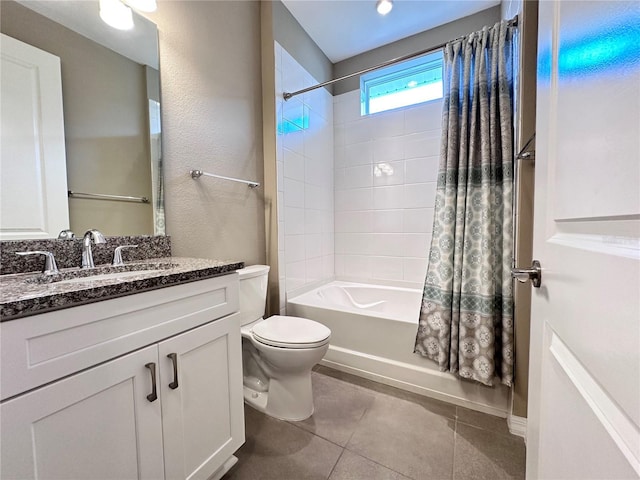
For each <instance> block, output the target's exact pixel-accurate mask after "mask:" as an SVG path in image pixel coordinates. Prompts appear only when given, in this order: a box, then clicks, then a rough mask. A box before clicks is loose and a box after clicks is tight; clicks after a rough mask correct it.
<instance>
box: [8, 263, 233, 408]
mask: <svg viewBox="0 0 640 480" xmlns="http://www.w3.org/2000/svg"><path fill="white" fill-rule="evenodd" d="M238 308H239V299H238V275H237V274H235V273H233V274H230V275H224V276H221V277H215V278H210V279H206V280H200V281H197V282H191V283H185V284H182V285H176V286H173V287H167V288H163V289H159V290H152V291H149V292H143V293H138V294H135V295H130V296H126V297H120V298H115V299H111V300H105V301H103V302H98V303H92V304H89V305H82V306H78V307H73V308H67V309H64V310H58V311H55V312H49V313H43V314H41V315H34V316H31V317H26V318H23V319H18V320H12V321H8V322H3V323H2V324H0V333H1V334H0V346H1V348H2V365H1V366H0V387H1V389H0V395H1V399H5V398H8V397H12V396H14V395H17V394H19V393H21V392H25V391H27V390H31V389H33V388H36V387H38V386H40V385H43V384H45V383H48V382H51V381H54V380H56V379H59V378H61V377H64V376H66V375H70V374H72V373H74V372H77V371H80V370H83V369H85V368H88V367H91V366H93V365H96V364H98V363H102V362H105V361H107V360H109V359H111V358H114V357H117V356H119V355H123V354H125V353H128V352H131V351H133V350H136V349H139V348H141V347H144V346H146V345H150V344H152V343H155V342H158V341H160V340H163V339H165V338H168V337H171V336H173V335H176V334H178V333H180V332H184V331H186V330H189V329H191V328H194V327H197V326H199V325H202V324H204V323H207V322H210V321H212V320H215V319H218V318H221V317H224V316H226V315H229V314H231V313H234V312H236V311H238Z"/></svg>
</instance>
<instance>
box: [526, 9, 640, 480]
mask: <svg viewBox="0 0 640 480" xmlns="http://www.w3.org/2000/svg"><path fill="white" fill-rule="evenodd" d="M539 6H540V12H539V14H540V17H539V39H538V86H537V138H536V179H535V182H536V183H535V189H536V190H535V220H534V258H536V259H538V260H539V261H540V263H541V264H542V286H541V288H539V289H536V288H534V289H533V292H534V293H533V300H532V301H533V305H532V314H531V358H530V365H531V372H530V385H529V420H528V431H527V455H528V458H527V477H528V478H531V479H537V478H553V479H556V478H575V479H592V478H596V479H622V478H639V477H640V428H639V426H640V354H639V352H640V241H639V240H640V141H639V138H640V3H639V2H637V1H635V2H633V1H630V2H621V1H602V2H591V1H590V2H573V1H563V2H551V1H544V2H540V4H539Z"/></svg>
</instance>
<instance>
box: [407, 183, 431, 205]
mask: <svg viewBox="0 0 640 480" xmlns="http://www.w3.org/2000/svg"><path fill="white" fill-rule="evenodd" d="M435 198H436V184H435V183H414V184H410V185H405V186H404V208H426V207H433V205H434V204H435Z"/></svg>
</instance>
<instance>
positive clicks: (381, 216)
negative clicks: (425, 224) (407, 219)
mask: <svg viewBox="0 0 640 480" xmlns="http://www.w3.org/2000/svg"><path fill="white" fill-rule="evenodd" d="M403 212H405V210H375V211H373V212H372V213H373V229H372V230H371V231H372V232H379V233H401V232H402V231H403V229H402V222H403Z"/></svg>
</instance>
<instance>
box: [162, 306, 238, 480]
mask: <svg viewBox="0 0 640 480" xmlns="http://www.w3.org/2000/svg"><path fill="white" fill-rule="evenodd" d="M241 345H242V344H241V338H240V324H239V320H238V316H237V314H234V315H230V316H227V317H224V318H221V319H219V320H216V321H214V322H211V323H209V324H207V325H204V326H202V327H198V328H196V329H194V330H191V331H189V332H186V333H184V334H182V335H178V336H176V337H173V338H170V339H169V340H166V341H164V342H162V343H160V344H159V353H160V382H161V387H160V391H161V394H162V395H161V396H162V414H163V423H162V429H163V438H164V456H165V473H166V476H167V479H186V478H189V479H196V478H203V479H206V478H209V477H210V476H211V475H212V474H213V473H214V472H215V471H216V470H218V468H220V467H221V466H222V464H223V463H225V462H226V461H227V460H228V459H229V457H231V455H233V453H234V452H235V451H236V450H237V449H238V448H239V447H240V446H241V445H242V444H243V443H244V416H243V411H244V410H243V409H244V404H243V397H242V355H241V350H242V347H241ZM173 354H175V359H176V362H175V363H176V364H177V375H175V376H174V362H173V360H172V359H171V358H170V357H169V356H170V355H171V356H173ZM176 380H177V386H176V385H175V384H172V382H175V381H176ZM172 387H173V388H172Z"/></svg>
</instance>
